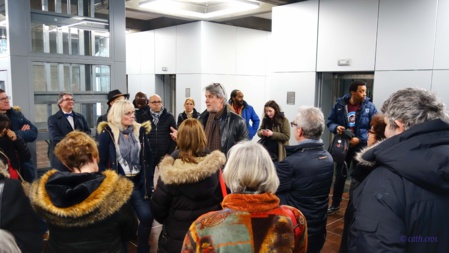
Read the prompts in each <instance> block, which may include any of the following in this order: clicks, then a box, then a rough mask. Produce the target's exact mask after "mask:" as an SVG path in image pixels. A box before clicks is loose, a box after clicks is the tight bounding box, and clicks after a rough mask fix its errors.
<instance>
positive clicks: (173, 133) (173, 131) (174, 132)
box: [170, 127, 178, 141]
mask: <svg viewBox="0 0 449 253" xmlns="http://www.w3.org/2000/svg"><path fill="white" fill-rule="evenodd" d="M170 131H171V133H170V136H171V138H172V140H174V141H176V140H177V139H178V130H176V129H174V128H173V127H170Z"/></svg>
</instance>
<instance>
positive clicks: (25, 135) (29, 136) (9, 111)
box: [0, 89, 37, 182]
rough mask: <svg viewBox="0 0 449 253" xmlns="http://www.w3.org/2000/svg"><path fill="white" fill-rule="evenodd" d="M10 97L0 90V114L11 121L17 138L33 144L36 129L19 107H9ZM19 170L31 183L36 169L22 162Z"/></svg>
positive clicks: (27, 162)
mask: <svg viewBox="0 0 449 253" xmlns="http://www.w3.org/2000/svg"><path fill="white" fill-rule="evenodd" d="M9 99H10V97H9V96H8V94H6V92H5V91H4V90H2V89H0V113H2V114H5V115H6V116H7V117H8V118H9V120H10V121H11V130H13V131H14V132H15V133H16V135H17V136H20V137H21V138H22V139H23V140H24V141H25V142H26V143H28V142H33V141H35V140H36V138H37V128H36V126H35V125H33V123H31V121H29V120H28V119H27V118H25V116H24V115H23V114H22V112H21V111H20V108H19V107H14V108H13V107H11V105H10V103H9ZM20 170H21V172H22V176H23V178H24V179H25V180H26V181H28V182H32V181H33V180H34V178H35V177H36V169H35V168H34V166H33V164H32V162H31V161H26V162H22V163H21V164H20Z"/></svg>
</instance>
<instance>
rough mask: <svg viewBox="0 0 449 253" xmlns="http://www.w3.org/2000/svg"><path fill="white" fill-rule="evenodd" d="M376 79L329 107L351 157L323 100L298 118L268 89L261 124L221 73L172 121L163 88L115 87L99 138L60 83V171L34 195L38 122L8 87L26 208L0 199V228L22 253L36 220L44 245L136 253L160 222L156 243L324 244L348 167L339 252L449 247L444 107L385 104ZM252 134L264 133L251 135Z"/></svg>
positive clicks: (419, 96)
mask: <svg viewBox="0 0 449 253" xmlns="http://www.w3.org/2000/svg"><path fill="white" fill-rule="evenodd" d="M366 90H367V87H366V83H364V82H362V81H355V82H353V83H352V84H351V85H350V87H349V94H347V95H345V96H343V97H342V98H339V99H338V100H337V102H336V104H335V105H334V107H333V109H332V111H331V113H330V115H329V117H328V118H327V127H328V128H329V130H330V131H331V132H332V133H333V134H335V135H348V134H347V132H348V131H350V133H352V134H351V135H350V136H349V137H347V138H348V142H349V149H348V151H347V154H346V159H344V160H345V161H344V162H342V164H334V160H333V159H332V155H331V154H330V153H329V152H328V150H327V149H326V147H325V144H324V142H323V141H322V139H321V137H322V135H323V133H324V131H325V128H326V122H325V118H324V115H323V113H322V111H321V109H319V108H316V107H313V106H300V107H299V109H298V113H297V115H296V116H295V118H294V119H292V121H291V122H290V121H289V120H288V119H287V118H286V117H285V116H284V115H283V113H282V111H281V109H280V107H279V105H278V104H277V103H276V102H275V101H273V100H270V101H268V102H267V103H266V104H265V106H264V114H263V117H262V121H261V122H260V120H259V118H258V116H257V114H256V113H255V111H254V108H253V107H252V106H250V105H249V104H248V103H247V102H246V101H245V100H244V99H243V98H244V96H243V92H242V91H240V90H234V91H232V92H231V94H230V99H229V100H228V99H227V94H226V92H225V89H224V87H223V86H222V85H221V84H220V83H212V84H210V85H208V86H206V87H205V97H206V110H205V111H204V112H202V113H198V112H197V111H196V109H195V101H194V100H193V99H192V98H186V99H185V103H184V107H185V111H184V112H182V113H180V114H179V116H178V120H177V122H176V120H175V117H174V116H173V115H172V114H171V113H170V112H169V111H168V110H167V109H166V108H164V107H163V105H162V104H163V103H162V99H161V97H160V96H159V95H157V94H154V95H152V96H150V97H149V98H147V97H146V95H145V94H144V93H142V92H139V93H137V94H136V97H135V99H134V101H133V102H130V101H128V100H127V99H128V98H129V94H124V93H121V92H120V91H119V90H114V91H111V92H110V93H109V94H108V103H107V104H108V106H109V108H108V110H107V113H106V114H105V115H102V116H101V117H100V118H99V120H98V122H97V133H96V137H95V138H96V141H95V140H94V139H93V138H92V137H90V129H89V127H88V126H87V123H86V120H85V118H84V116H83V115H81V114H79V113H75V112H73V108H74V99H73V96H72V95H71V94H70V93H61V94H60V96H59V98H58V105H59V108H60V111H58V112H57V113H56V114H54V115H52V116H50V118H49V121H48V127H49V134H50V136H51V137H50V140H51V143H50V146H51V151H50V155H51V156H52V159H51V161H52V167H53V168H54V170H50V171H48V172H47V173H45V174H44V175H43V176H42V177H41V178H40V179H38V180H36V181H35V182H34V183H33V185H32V188H31V191H30V192H29V199H28V198H27V197H26V196H25V193H24V192H23V190H21V186H20V183H19V182H18V180H16V179H15V178H17V177H16V176H15V174H14V173H15V170H14V168H18V170H17V171H18V172H19V171H20V172H22V174H25V172H24V170H23V169H22V168H23V166H22V165H21V164H23V163H26V162H27V161H29V152H26V144H25V143H26V141H28V140H30V139H26V140H25V138H24V137H22V136H23V135H24V134H28V133H30V132H28V131H32V129H33V127H34V126H33V125H32V124H31V122H27V121H26V120H25V118H24V117H23V115H22V116H20V115H21V114H20V112H17V111H12V112H11V111H9V115H13V116H11V117H9V115H8V114H7V113H8V110H14V109H12V108H8V105H9V103H8V99H9V98H8V97H7V95H6V94H5V92H4V91H3V92H2V91H1V90H0V110H3V111H4V114H5V113H6V115H8V117H7V118H6V120H4V119H3V118H1V117H2V116H3V115H2V114H0V128H1V129H0V130H1V131H0V134H1V136H0V138H2V139H1V148H2V150H0V151H1V152H0V154H2V155H3V156H5V157H13V159H10V158H7V159H2V160H0V200H1V199H2V197H1V196H2V194H3V202H1V201H0V205H1V206H2V207H3V206H5V205H10V206H11V207H9V206H8V208H13V207H14V208H15V209H17V210H20V212H21V213H22V216H20V217H19V218H17V216H14V215H13V214H11V212H9V215H12V216H13V218H7V219H5V218H4V217H8V216H5V215H4V211H3V210H4V208H2V209H0V210H1V214H0V215H3V216H1V217H2V219H1V220H0V221H1V223H0V228H1V229H5V230H7V231H9V232H10V233H11V234H12V235H13V236H14V237H15V241H16V242H17V245H18V247H19V248H20V249H21V250H22V252H39V250H40V247H39V244H40V243H41V238H42V237H40V236H41V234H42V231H41V229H40V228H41V227H42V222H41V221H40V219H42V220H44V221H45V222H46V226H47V227H48V229H49V231H50V237H49V240H48V242H47V243H46V246H45V252H127V241H129V240H132V239H134V238H135V237H136V235H137V242H138V243H137V252H146V253H147V252H149V249H150V244H149V235H150V232H151V228H152V223H153V219H155V220H156V221H158V222H159V223H161V224H162V231H161V234H160V236H159V241H158V252H320V251H321V250H322V248H323V245H324V242H325V239H326V221H327V216H328V215H332V214H333V213H335V212H338V211H339V209H340V202H341V198H342V194H343V191H344V187H345V181H346V178H347V177H348V176H349V175H350V176H351V185H350V190H349V191H350V201H349V202H348V207H347V208H346V213H345V224H344V231H343V234H342V241H341V244H340V252H368V251H369V252H426V251H429V252H444V251H445V250H447V249H448V248H449V242H447V240H444V238H445V237H447V235H448V234H449V225H448V224H449V220H448V218H446V216H445V215H444V210H445V209H446V208H448V207H449V197H448V196H449V195H448V189H449V180H448V177H447V175H448V173H449V166H448V162H447V160H448V159H447V154H448V152H447V147H448V146H447V145H448V144H449V143H448V142H449V123H448V121H449V116H448V114H447V113H448V112H447V109H446V107H445V105H444V104H443V103H442V102H441V101H440V100H438V99H437V97H436V96H435V95H434V94H432V93H431V92H429V91H426V90H422V89H418V88H406V89H401V90H399V91H397V92H395V93H393V94H392V95H391V96H390V97H389V98H388V99H387V100H386V101H385V102H384V103H383V106H382V108H381V112H378V111H377V109H376V108H375V106H374V104H373V103H371V102H370V101H369V98H368V97H366ZM5 101H6V105H5ZM14 115H19V116H20V117H18V118H19V119H20V120H19V122H22V123H21V124H22V126H20V124H18V123H17V120H16V118H14ZM3 117H6V116H3ZM13 119H14V120H13ZM259 124H260V126H259ZM18 127H20V128H21V129H18V130H14V129H17V128H18ZM15 131H17V132H15ZM256 133H257V135H258V136H259V137H260V140H259V141H258V142H255V141H250V140H251V139H252V138H253V136H255V135H256ZM291 135H293V137H294V138H295V140H296V141H297V144H296V145H289V140H290V136H291ZM31 139H32V138H31ZM3 145H8V146H13V147H14V148H15V150H16V154H10V153H8V152H10V151H9V149H8V150H7V148H6V146H5V148H3ZM23 147H25V149H24V150H21V148H22V149H23ZM21 157H22V158H21ZM156 167H157V169H158V170H159V177H158V178H157V179H156V181H157V182H156V184H155V183H154V182H155V178H154V173H155V169H156ZM334 170H335V172H334ZM334 176H335V182H334V187H333V191H332V193H331V194H332V195H333V196H332V203H331V205H330V206H328V204H329V193H330V192H331V186H332V181H333V177H334ZM30 181H32V179H31V180H30ZM2 182H4V183H3V184H4V186H3V187H2ZM12 192H14V194H16V195H14V196H13V194H12ZM8 199H9V200H8ZM11 200H14V201H11ZM31 207H33V209H34V211H33V209H32V208H31ZM10 210H13V209H10ZM36 214H38V216H39V217H40V218H39V217H38V216H37V215H36ZM24 217H27V219H28V220H27V221H26V223H24V222H22V221H25V220H23V218H24ZM5 238H9V237H8V236H5ZM417 238H418V239H417ZM418 240H419V241H418ZM1 243H2V242H0V244H1ZM11 245H12V246H14V245H15V244H11ZM152 246H155V245H152Z"/></svg>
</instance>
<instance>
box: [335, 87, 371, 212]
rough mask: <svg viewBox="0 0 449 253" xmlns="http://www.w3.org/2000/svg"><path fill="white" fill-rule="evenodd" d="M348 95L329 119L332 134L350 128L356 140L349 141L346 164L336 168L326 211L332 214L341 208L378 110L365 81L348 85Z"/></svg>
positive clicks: (341, 132) (338, 104) (341, 99)
mask: <svg viewBox="0 0 449 253" xmlns="http://www.w3.org/2000/svg"><path fill="white" fill-rule="evenodd" d="M349 93H350V94H346V95H344V96H343V97H341V98H338V99H337V102H336V103H335V105H334V107H333V109H332V111H331V113H330V115H329V117H328V118H327V127H328V128H329V131H330V132H331V133H333V134H343V131H344V130H346V129H350V130H351V132H352V133H353V134H354V137H353V138H352V139H350V140H349V150H348V153H347V154H346V159H345V164H337V165H336V170H335V182H334V190H333V196H332V204H331V206H330V207H329V209H328V212H327V214H329V215H330V214H333V213H335V212H336V211H338V210H339V209H340V202H341V198H342V195H343V190H344V187H345V182H346V177H347V176H348V170H349V168H350V167H351V164H352V165H353V166H355V160H354V155H355V153H357V152H359V151H360V150H361V149H362V148H363V147H366V141H367V140H368V131H369V129H370V128H371V126H370V122H371V118H372V117H373V116H374V114H376V113H377V110H376V107H375V106H374V104H373V103H371V102H370V99H369V98H368V97H367V96H366V83H365V82H362V81H354V82H352V83H351V85H350V86H349Z"/></svg>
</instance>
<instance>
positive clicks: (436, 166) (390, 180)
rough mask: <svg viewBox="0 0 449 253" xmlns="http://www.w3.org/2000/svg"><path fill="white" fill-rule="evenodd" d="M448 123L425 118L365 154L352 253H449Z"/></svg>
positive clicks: (356, 199)
mask: <svg viewBox="0 0 449 253" xmlns="http://www.w3.org/2000/svg"><path fill="white" fill-rule="evenodd" d="M448 153H449V124H448V123H447V122H444V121H442V120H432V121H427V122H424V123H421V124H418V125H416V126H413V127H411V128H410V129H408V130H406V131H405V132H403V133H401V134H399V135H396V136H393V137H391V138H389V139H387V140H385V141H383V142H382V143H380V144H379V145H377V146H374V147H373V148H371V149H369V150H367V151H366V152H364V153H363V155H362V156H361V158H362V159H363V160H360V164H362V165H364V166H372V167H373V168H374V170H373V171H372V172H371V173H370V174H369V175H368V177H367V178H366V179H365V180H364V181H363V182H362V183H361V184H360V186H359V187H358V188H357V189H356V190H355V191H354V195H353V205H354V211H355V212H354V218H353V220H352V224H351V227H350V231H351V232H350V238H349V252H391V253H396V252H397V253H399V252H401V253H402V252H408V253H413V252H432V253H434V252H448V249H449V240H448V238H449V215H448V214H447V210H449V177H448V175H449V159H448Z"/></svg>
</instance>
